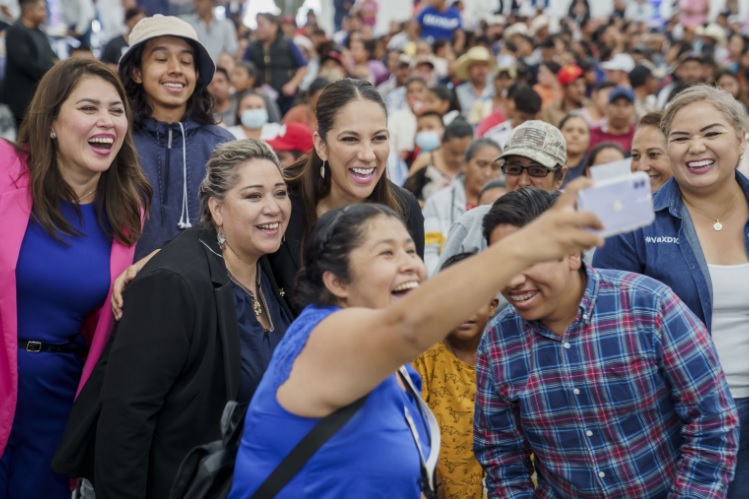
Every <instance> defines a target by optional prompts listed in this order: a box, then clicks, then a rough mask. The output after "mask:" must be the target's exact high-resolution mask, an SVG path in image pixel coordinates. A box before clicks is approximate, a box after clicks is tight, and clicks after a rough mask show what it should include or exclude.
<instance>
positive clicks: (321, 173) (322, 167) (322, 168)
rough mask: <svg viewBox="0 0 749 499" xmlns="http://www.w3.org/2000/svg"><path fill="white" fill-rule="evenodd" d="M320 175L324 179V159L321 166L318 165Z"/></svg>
mask: <svg viewBox="0 0 749 499" xmlns="http://www.w3.org/2000/svg"><path fill="white" fill-rule="evenodd" d="M320 176H321V177H322V178H323V179H325V160H322V166H321V167H320Z"/></svg>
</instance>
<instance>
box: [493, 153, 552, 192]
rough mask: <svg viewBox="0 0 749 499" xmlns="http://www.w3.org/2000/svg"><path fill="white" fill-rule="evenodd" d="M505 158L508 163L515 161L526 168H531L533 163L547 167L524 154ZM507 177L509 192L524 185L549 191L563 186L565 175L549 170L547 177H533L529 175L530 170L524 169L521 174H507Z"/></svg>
mask: <svg viewBox="0 0 749 499" xmlns="http://www.w3.org/2000/svg"><path fill="white" fill-rule="evenodd" d="M504 159H505V161H507V162H508V163H515V164H518V165H520V166H524V167H525V168H529V167H530V166H532V165H538V166H541V167H542V168H546V167H545V166H543V165H541V164H540V163H537V162H536V161H533V160H532V159H529V158H526V157H523V156H507V157H506V158H504ZM505 179H506V180H507V192H512V191H517V190H519V189H522V188H523V187H538V188H540V189H544V190H547V191H553V190H556V189H559V188H560V187H561V186H562V181H563V180H564V176H562V177H557V176H555V175H554V172H553V171H551V170H549V174H548V175H546V176H545V177H531V176H530V175H528V170H527V169H526V170H523V172H522V173H521V174H520V175H507V174H505Z"/></svg>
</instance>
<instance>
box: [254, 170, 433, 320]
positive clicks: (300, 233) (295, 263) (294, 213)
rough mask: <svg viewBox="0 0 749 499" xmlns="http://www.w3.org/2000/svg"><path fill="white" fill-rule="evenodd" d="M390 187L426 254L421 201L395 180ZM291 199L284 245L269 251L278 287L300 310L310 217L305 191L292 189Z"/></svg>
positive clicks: (294, 308) (417, 241) (419, 251)
mask: <svg viewBox="0 0 749 499" xmlns="http://www.w3.org/2000/svg"><path fill="white" fill-rule="evenodd" d="M390 187H391V188H392V189H393V191H394V192H395V195H396V197H397V198H398V199H399V200H400V201H401V204H402V206H403V207H404V216H403V221H404V223H405V224H406V228H407V229H408V232H409V234H411V237H412V238H413V240H414V243H416V252H417V253H418V254H419V257H421V258H422V259H423V258H424V216H423V215H422V213H421V207H420V206H419V202H418V201H416V198H415V197H414V195H413V194H411V193H410V192H408V191H407V190H405V189H403V188H401V187H398V186H397V185H395V184H393V183H392V182H391V184H390ZM289 198H290V199H291V218H290V219H289V226H288V227H287V228H286V235H285V240H284V242H283V243H282V244H281V247H280V248H279V249H278V251H276V252H275V253H273V254H272V255H269V259H270V263H271V267H272V268H273V275H274V276H275V278H276V283H277V284H278V287H279V288H281V289H282V290H283V294H284V297H285V298H286V300H287V302H288V304H289V306H290V307H291V309H292V310H293V311H295V312H296V313H297V314H298V313H299V312H301V308H300V307H298V306H297V304H295V303H294V298H293V295H294V289H295V288H296V276H297V273H298V272H299V269H300V268H301V267H302V245H303V241H304V236H305V234H306V232H307V217H306V215H305V210H304V202H303V201H302V196H301V194H300V193H299V192H298V191H297V190H295V189H290V190H289Z"/></svg>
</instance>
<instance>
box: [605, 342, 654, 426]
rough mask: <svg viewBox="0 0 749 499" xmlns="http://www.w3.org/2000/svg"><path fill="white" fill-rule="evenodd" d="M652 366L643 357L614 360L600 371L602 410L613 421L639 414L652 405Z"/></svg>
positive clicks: (650, 362) (646, 358) (647, 359)
mask: <svg viewBox="0 0 749 499" xmlns="http://www.w3.org/2000/svg"><path fill="white" fill-rule="evenodd" d="M657 372H658V370H657V366H656V365H655V362H654V361H653V360H652V359H650V358H648V357H645V356H637V357H630V358H626V359H617V360H615V361H609V362H607V363H606V364H605V365H604V367H603V378H604V383H603V384H602V385H601V387H600V388H601V390H602V392H603V398H604V399H605V400H606V402H607V407H606V410H607V411H610V412H611V413H612V414H613V415H615V416H617V417H621V416H627V415H632V414H635V413H638V412H641V411H642V410H643V409H645V408H646V407H648V406H651V405H652V402H653V397H654V395H656V392H657V388H656V386H657V385H656V384H655V383H654V381H655V377H656V376H657Z"/></svg>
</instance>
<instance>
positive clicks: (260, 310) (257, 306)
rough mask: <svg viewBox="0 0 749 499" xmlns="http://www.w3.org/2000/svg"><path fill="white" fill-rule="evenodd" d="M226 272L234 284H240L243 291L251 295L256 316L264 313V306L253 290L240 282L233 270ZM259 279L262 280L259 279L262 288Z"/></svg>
mask: <svg viewBox="0 0 749 499" xmlns="http://www.w3.org/2000/svg"><path fill="white" fill-rule="evenodd" d="M226 273H227V274H229V279H230V280H231V282H233V283H234V284H236V285H237V286H239V287H240V288H241V289H242V291H244V292H245V293H247V294H248V295H249V296H250V301H251V302H252V311H253V312H255V317H260V316H261V315H263V307H262V305H260V300H258V299H257V298H255V295H254V294H253V293H252V291H250V290H249V289H247V287H246V286H245V285H244V284H242V283H241V282H239V280H238V279H237V278H236V277H234V276H233V275H232V274H231V272H229V271H228V270H227V271H226ZM259 281H260V279H258V289H260V282H259Z"/></svg>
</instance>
